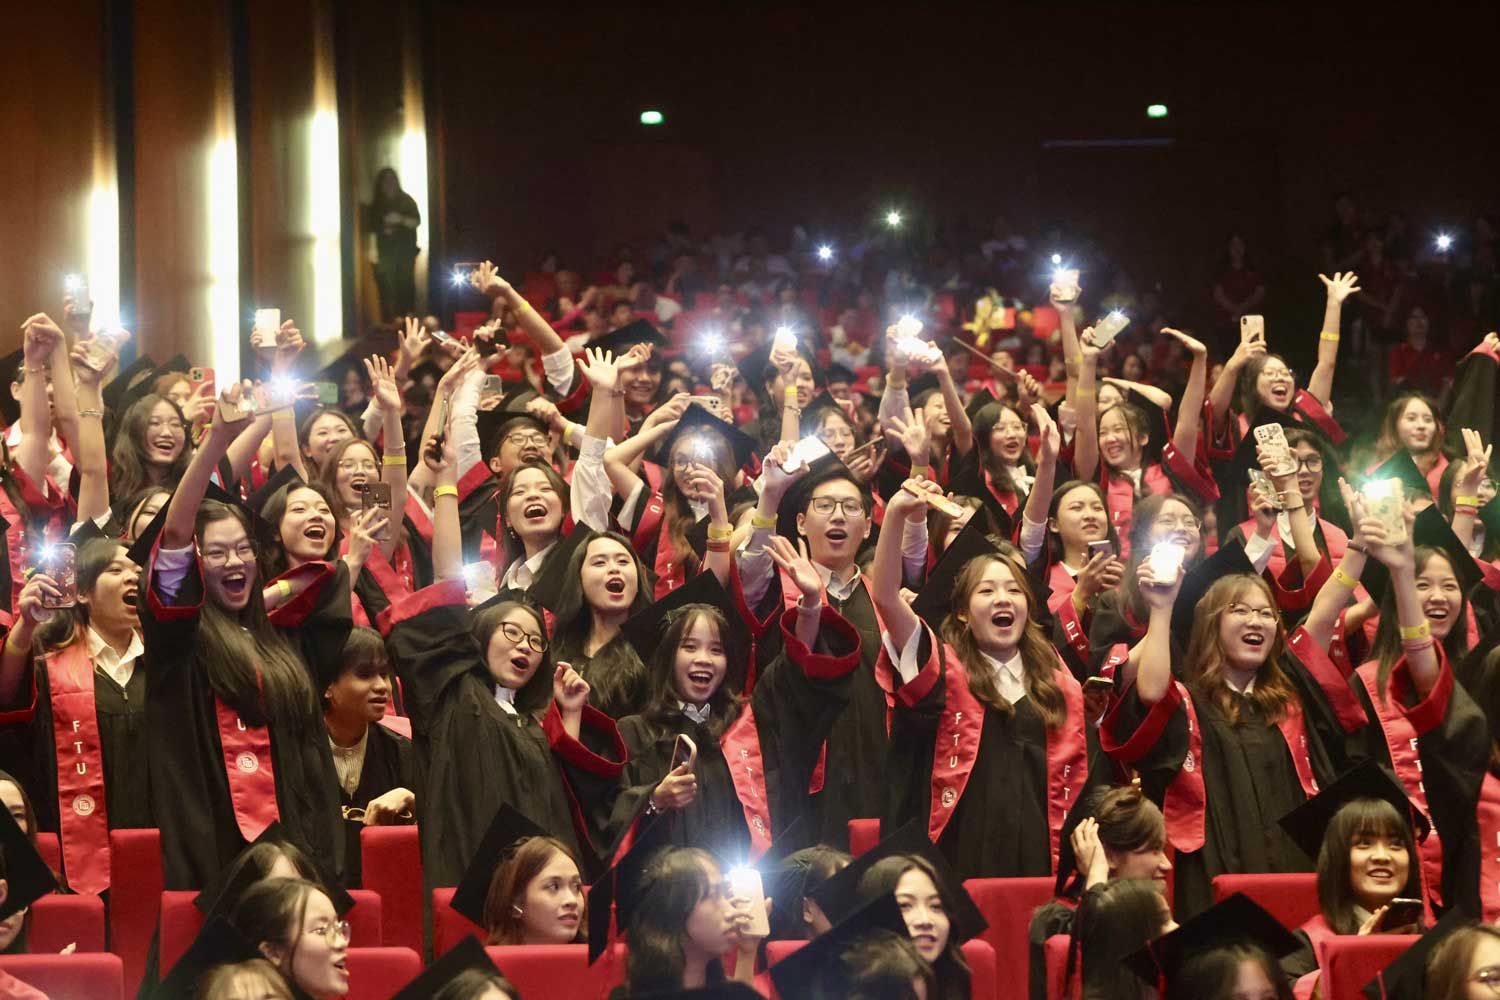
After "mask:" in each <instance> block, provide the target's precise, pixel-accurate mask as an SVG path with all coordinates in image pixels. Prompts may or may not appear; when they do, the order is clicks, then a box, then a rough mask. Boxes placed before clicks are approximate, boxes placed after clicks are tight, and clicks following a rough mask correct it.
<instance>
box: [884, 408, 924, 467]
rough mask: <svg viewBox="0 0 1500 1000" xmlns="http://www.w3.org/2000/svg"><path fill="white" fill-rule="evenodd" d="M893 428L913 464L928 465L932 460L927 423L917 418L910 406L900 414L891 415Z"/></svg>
mask: <svg viewBox="0 0 1500 1000" xmlns="http://www.w3.org/2000/svg"><path fill="white" fill-rule="evenodd" d="M890 419H891V430H892V431H893V432H894V433H895V435H896V440H898V441H900V442H901V447H903V448H905V449H906V454H907V455H908V456H909V457H910V458H911V461H912V464H913V465H927V464H928V462H929V461H931V455H930V452H931V444H930V442H929V439H928V437H927V425H926V424H925V423H923V422H922V421H920V420H918V419H917V418H916V415H915V414H914V413H912V410H911V407H910V406H908V407H907V408H906V409H905V411H903V412H902V413H901V414H900V415H899V416H897V415H896V414H892V415H891V418H890Z"/></svg>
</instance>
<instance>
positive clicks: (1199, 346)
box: [1161, 326, 1208, 358]
mask: <svg viewBox="0 0 1500 1000" xmlns="http://www.w3.org/2000/svg"><path fill="white" fill-rule="evenodd" d="M1161 332H1162V335H1163V336H1167V337H1171V338H1173V339H1174V340H1179V341H1181V342H1182V346H1183V347H1186V348H1187V349H1188V353H1189V354H1191V355H1193V357H1195V358H1201V357H1203V356H1204V355H1206V354H1208V348H1207V347H1206V346H1205V345H1204V343H1203V341H1201V340H1198V339H1197V338H1195V337H1190V336H1188V335H1187V334H1185V333H1183V332H1182V331H1181V330H1174V329H1172V328H1171V327H1169V326H1164V327H1162V328H1161Z"/></svg>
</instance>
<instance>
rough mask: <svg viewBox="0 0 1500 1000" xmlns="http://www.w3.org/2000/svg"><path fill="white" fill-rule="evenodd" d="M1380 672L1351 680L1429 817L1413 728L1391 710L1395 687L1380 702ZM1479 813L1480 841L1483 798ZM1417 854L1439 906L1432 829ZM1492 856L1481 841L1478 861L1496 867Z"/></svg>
mask: <svg viewBox="0 0 1500 1000" xmlns="http://www.w3.org/2000/svg"><path fill="white" fill-rule="evenodd" d="M1379 669H1380V664H1379V663H1378V662H1376V661H1374V660H1371V661H1370V662H1369V663H1366V664H1364V665H1363V666H1361V667H1360V668H1359V669H1357V670H1355V671H1354V676H1355V677H1357V678H1359V682H1360V684H1361V685H1363V686H1364V689H1365V694H1367V695H1368V696H1369V698H1370V705H1371V706H1372V707H1373V708H1374V709H1375V721H1376V722H1378V723H1379V724H1380V733H1381V735H1382V736H1383V737H1384V738H1385V746H1386V750H1387V751H1388V752H1389V753H1390V755H1391V767H1392V768H1393V769H1394V770H1395V772H1396V777H1398V778H1400V779H1401V784H1402V785H1403V786H1404V787H1405V788H1406V795H1407V797H1408V798H1410V799H1411V801H1412V805H1414V806H1416V807H1417V808H1418V809H1420V810H1421V811H1422V812H1423V813H1425V814H1426V815H1428V816H1431V815H1432V811H1431V810H1430V809H1429V808H1428V806H1427V789H1426V788H1424V787H1423V786H1422V755H1421V754H1420V753H1419V752H1418V751H1417V730H1416V727H1415V726H1413V725H1412V724H1411V722H1410V721H1408V720H1407V718H1406V716H1404V715H1402V714H1401V713H1400V712H1398V711H1396V710H1395V709H1394V708H1393V706H1392V702H1391V700H1390V699H1394V698H1395V697H1396V694H1397V692H1396V691H1395V690H1393V689H1392V688H1393V687H1394V685H1391V686H1388V688H1387V691H1386V698H1387V700H1386V701H1385V702H1384V703H1382V702H1381V698H1380V693H1379V691H1378V688H1377V685H1376V674H1377V673H1378V671H1379ZM1493 780H1494V779H1493V778H1490V777H1486V778H1485V782H1486V783H1489V782H1491V781H1493ZM1479 813H1480V818H1481V825H1480V830H1481V838H1482V836H1483V831H1484V829H1485V828H1484V825H1483V822H1482V820H1483V817H1484V804H1483V797H1482V796H1481V800H1480V807H1479ZM1417 853H1418V854H1419V855H1421V862H1422V881H1423V883H1424V884H1425V885H1426V886H1427V891H1428V892H1429V893H1430V894H1431V897H1432V898H1433V899H1434V900H1437V901H1438V902H1441V901H1442V886H1443V844H1442V840H1441V838H1439V837H1438V832H1437V829H1436V828H1433V830H1432V832H1431V833H1429V834H1428V835H1427V839H1426V840H1424V841H1423V842H1422V843H1420V844H1418V845H1417ZM1494 853H1495V852H1494V851H1493V850H1492V849H1491V848H1490V847H1489V846H1488V845H1486V844H1485V843H1484V842H1483V840H1482V839H1481V841H1480V857H1481V858H1482V859H1488V860H1487V863H1488V864H1489V865H1490V866H1491V867H1493V866H1494V865H1495V864H1496V863H1497V862H1496V861H1494V860H1493V858H1492V855H1493V854H1494ZM1486 882H1489V883H1491V884H1493V882H1494V879H1492V878H1486V877H1485V873H1484V872H1483V871H1481V876H1480V883H1479V884H1480V890H1481V898H1483V890H1484V886H1485V883H1486ZM1495 891H1496V890H1494V889H1493V888H1492V889H1491V892H1495ZM1486 912H1488V911H1486Z"/></svg>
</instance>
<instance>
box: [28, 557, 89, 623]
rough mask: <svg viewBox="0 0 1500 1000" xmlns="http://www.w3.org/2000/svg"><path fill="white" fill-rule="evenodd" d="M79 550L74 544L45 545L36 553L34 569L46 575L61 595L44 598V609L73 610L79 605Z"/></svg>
mask: <svg viewBox="0 0 1500 1000" xmlns="http://www.w3.org/2000/svg"><path fill="white" fill-rule="evenodd" d="M77 568H78V549H77V547H76V546H75V545H74V544H73V543H72V542H47V543H43V544H42V545H41V546H40V547H39V548H38V549H37V552H36V561H35V563H34V564H33V569H34V570H35V571H36V572H38V573H45V574H47V575H48V576H50V577H51V578H52V582H53V583H55V584H57V589H58V590H59V591H61V594H60V595H59V596H57V597H51V596H46V597H43V598H42V607H44V608H49V609H53V610H56V609H59V608H71V607H72V606H73V605H75V604H77V603H78V579H77Z"/></svg>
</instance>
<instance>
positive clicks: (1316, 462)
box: [1292, 455, 1323, 472]
mask: <svg viewBox="0 0 1500 1000" xmlns="http://www.w3.org/2000/svg"><path fill="white" fill-rule="evenodd" d="M1292 458H1293V460H1294V461H1295V462H1296V463H1297V468H1298V469H1306V470H1307V471H1308V472H1322V471H1323V456H1322V455H1303V456H1302V457H1301V458H1297V456H1295V455H1293V456H1292Z"/></svg>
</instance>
